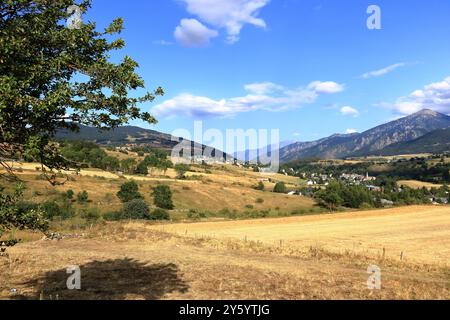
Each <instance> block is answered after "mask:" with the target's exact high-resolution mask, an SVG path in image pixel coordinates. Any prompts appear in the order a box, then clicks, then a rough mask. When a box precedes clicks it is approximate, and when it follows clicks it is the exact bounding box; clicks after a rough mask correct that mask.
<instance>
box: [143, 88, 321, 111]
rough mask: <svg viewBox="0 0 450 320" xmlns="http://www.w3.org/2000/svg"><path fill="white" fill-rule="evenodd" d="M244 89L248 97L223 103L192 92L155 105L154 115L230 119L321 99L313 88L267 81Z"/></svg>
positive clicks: (222, 100) (290, 107) (288, 107)
mask: <svg viewBox="0 0 450 320" xmlns="http://www.w3.org/2000/svg"><path fill="white" fill-rule="evenodd" d="M244 88H245V90H246V91H247V94H246V95H244V96H240V97H232V98H227V99H221V100H215V99H211V98H209V97H204V96H195V95H192V94H189V93H184V94H180V95H178V96H176V97H174V98H172V99H169V100H167V101H165V102H163V103H161V104H159V105H157V106H155V107H154V108H153V109H152V112H153V113H154V114H155V115H156V116H158V117H171V116H187V117H193V118H204V117H227V116H233V115H236V114H238V113H243V112H250V111H256V110H266V111H285V110H289V109H293V108H298V107H301V106H302V105H303V104H309V103H313V102H315V101H316V100H317V98H318V97H319V93H318V92H316V91H314V90H312V89H310V88H309V86H308V88H306V89H305V88H298V89H288V88H285V87H283V86H280V85H277V84H274V83H271V82H264V83H252V84H248V85H246V86H245V87H244Z"/></svg>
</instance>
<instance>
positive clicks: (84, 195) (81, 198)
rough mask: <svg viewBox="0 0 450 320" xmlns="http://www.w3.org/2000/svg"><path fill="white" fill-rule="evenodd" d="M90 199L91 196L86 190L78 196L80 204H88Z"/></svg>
mask: <svg viewBox="0 0 450 320" xmlns="http://www.w3.org/2000/svg"><path fill="white" fill-rule="evenodd" d="M88 199H89V194H88V193H87V191H86V190H84V191H81V192H80V193H78V195H77V201H78V203H82V204H83V203H86V202H87V201H88Z"/></svg>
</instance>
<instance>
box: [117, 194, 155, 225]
mask: <svg viewBox="0 0 450 320" xmlns="http://www.w3.org/2000/svg"><path fill="white" fill-rule="evenodd" d="M120 218H121V219H140V220H149V219H150V209H149V207H148V205H147V203H146V202H145V201H144V200H142V199H133V200H131V201H129V202H127V203H125V204H124V205H123V209H122V212H121V214H120Z"/></svg>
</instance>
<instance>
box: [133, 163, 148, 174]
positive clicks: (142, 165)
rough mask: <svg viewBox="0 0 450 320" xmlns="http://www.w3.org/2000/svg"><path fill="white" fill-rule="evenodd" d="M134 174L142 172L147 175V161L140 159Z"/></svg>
mask: <svg viewBox="0 0 450 320" xmlns="http://www.w3.org/2000/svg"><path fill="white" fill-rule="evenodd" d="M135 173H136V174H144V175H148V166H147V162H145V161H141V162H139V164H138V165H137V167H136V171H135Z"/></svg>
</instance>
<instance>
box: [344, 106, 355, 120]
mask: <svg viewBox="0 0 450 320" xmlns="http://www.w3.org/2000/svg"><path fill="white" fill-rule="evenodd" d="M341 113H342V114H343V115H344V116H352V117H357V116H359V111H358V110H356V109H355V108H353V107H350V106H345V107H342V108H341Z"/></svg>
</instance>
